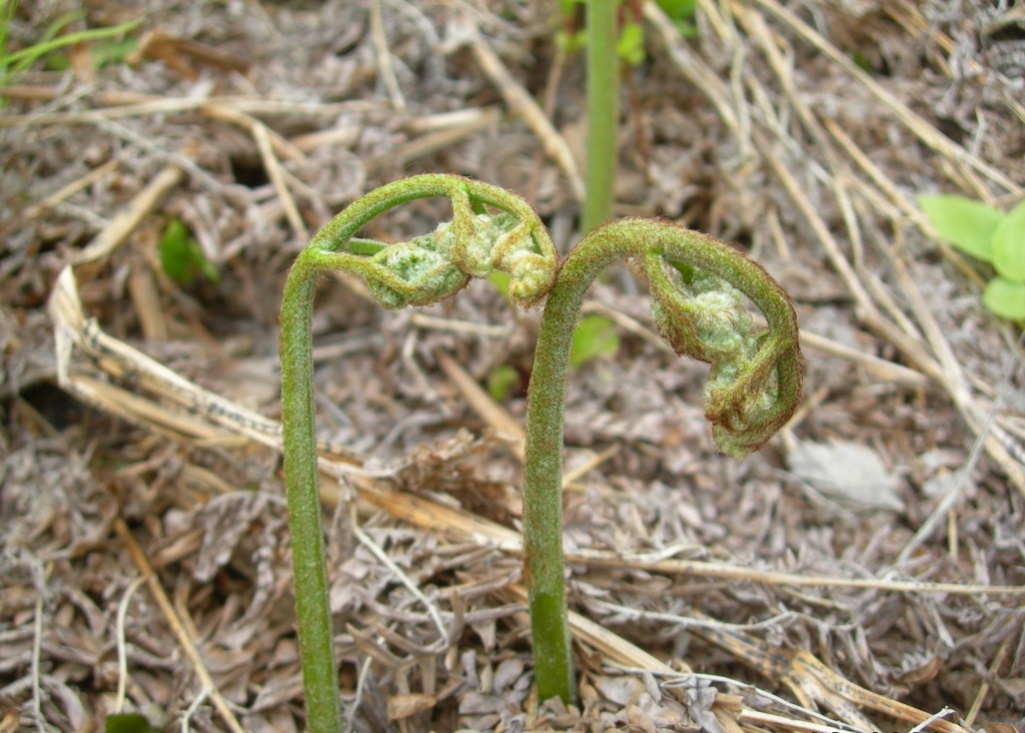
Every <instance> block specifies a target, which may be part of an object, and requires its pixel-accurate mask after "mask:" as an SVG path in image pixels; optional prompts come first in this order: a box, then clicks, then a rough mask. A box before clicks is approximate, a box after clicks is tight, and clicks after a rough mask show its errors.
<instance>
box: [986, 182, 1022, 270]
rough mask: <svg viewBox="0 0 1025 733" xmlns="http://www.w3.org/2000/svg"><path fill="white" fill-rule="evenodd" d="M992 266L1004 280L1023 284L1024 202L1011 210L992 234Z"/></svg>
mask: <svg viewBox="0 0 1025 733" xmlns="http://www.w3.org/2000/svg"><path fill="white" fill-rule="evenodd" d="M993 266H994V267H995V268H996V269H997V272H998V273H1000V277H1002V278H1004V279H1005V280H1010V281H1011V282H1013V283H1025V201H1022V202H1021V203H1019V204H1018V205H1017V206H1015V207H1014V208H1013V209H1011V211H1010V213H1009V214H1007V215H1006V216H1005V217H1004V218H1003V219H1002V220H1001V222H1000V224H998V225H997V229H996V231H995V232H993Z"/></svg>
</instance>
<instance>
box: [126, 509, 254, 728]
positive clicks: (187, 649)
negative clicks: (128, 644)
mask: <svg viewBox="0 0 1025 733" xmlns="http://www.w3.org/2000/svg"><path fill="white" fill-rule="evenodd" d="M114 530H115V531H116V532H117V535H118V537H120V538H121V541H122V542H124V544H125V547H127V548H128V551H129V552H130V553H131V555H132V561H133V562H134V563H135V566H136V567H137V568H138V569H139V572H140V573H142V575H143V577H145V578H146V581H147V584H148V585H149V589H150V593H152V594H153V600H155V601H156V602H157V606H159V607H160V612H161V613H163V614H164V618H165V619H167V623H168V625H169V626H170V627H171V631H172V632H174V635H175V636H176V637H178V643H179V644H180V645H181V648H182V651H183V652H184V653H185V656H186V657H187V658H188V660H189V663H190V664H191V665H192V670H193V672H195V674H196V677H198V678H199V681H200V683H202V686H203V689H204V690H208V691H209V695H210V696H211V697H212V698H213V704H214V707H215V708H216V709H217V712H218V713H220V715H221V719H222V720H223V721H224V722H225V724H226V725H227V726H228V729H229V730H231V731H233V732H234V733H244V730H245V729H244V728H243V727H242V726H241V725H240V724H239V722H238V720H237V719H236V718H235V714H234V713H232V712H231V708H230V707H229V706H228V701H227V700H225V699H224V696H223V695H222V694H221V693H220V690H218V688H217V685H216V684H214V681H213V677H211V676H210V671H209V670H208V669H207V668H206V662H204V661H203V657H202V656H201V655H200V653H199V650H198V649H196V642H195V636H196V635H195V634H192V635H190V634H189V633H188V632H187V631H186V630H185V626H184V625H183V624H182V622H181V619H180V618H179V617H178V614H177V613H176V612H175V610H174V606H172V605H171V601H170V599H168V597H167V594H166V593H164V589H163V587H162V586H161V585H160V580H159V579H158V578H157V576H156V575H155V574H154V573H153V568H152V567H150V564H149V561H148V560H147V559H146V553H144V552H143V551H142V548H141V547H139V545H138V543H137V542H136V541H135V538H134V537H132V533H131V532H130V531H129V529H128V525H126V524H125V522H124V520H123V519H121V518H120V517H118V518H117V519H115V520H114Z"/></svg>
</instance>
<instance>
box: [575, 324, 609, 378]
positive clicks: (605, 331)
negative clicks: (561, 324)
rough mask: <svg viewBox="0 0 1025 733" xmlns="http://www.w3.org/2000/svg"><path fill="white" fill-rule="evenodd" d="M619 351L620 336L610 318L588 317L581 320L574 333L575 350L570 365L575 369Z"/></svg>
mask: <svg viewBox="0 0 1025 733" xmlns="http://www.w3.org/2000/svg"><path fill="white" fill-rule="evenodd" d="M617 351H619V334H618V333H616V326H615V324H613V323H612V321H610V320H609V319H608V318H605V317H604V316H598V315H594V314H592V315H588V316H584V317H583V318H581V319H580V323H578V324H577V327H576V329H575V330H574V331H573V350H572V351H571V352H570V356H569V365H570V366H571V367H573V368H574V369H575V368H577V367H578V366H580V365H581V364H584V363H585V362H588V361H591V360H592V359H596V358H598V357H599V356H604V355H605V354H615V353H616V352H617Z"/></svg>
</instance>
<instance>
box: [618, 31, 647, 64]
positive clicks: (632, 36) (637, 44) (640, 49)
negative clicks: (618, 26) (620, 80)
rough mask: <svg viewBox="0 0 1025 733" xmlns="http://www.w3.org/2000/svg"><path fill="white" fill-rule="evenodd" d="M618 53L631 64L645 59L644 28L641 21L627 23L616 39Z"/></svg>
mask: <svg viewBox="0 0 1025 733" xmlns="http://www.w3.org/2000/svg"><path fill="white" fill-rule="evenodd" d="M616 55H617V56H619V58H621V59H623V61H625V62H626V63H628V64H630V66H638V65H640V63H641V62H642V61H644V29H643V28H642V27H641V24H640V23H626V24H624V25H623V30H621V31H620V33H619V39H618V40H617V41H616Z"/></svg>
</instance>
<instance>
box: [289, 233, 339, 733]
mask: <svg viewBox="0 0 1025 733" xmlns="http://www.w3.org/2000/svg"><path fill="white" fill-rule="evenodd" d="M314 255H315V252H314V251H312V250H309V249H307V250H304V251H303V252H302V253H300V255H299V257H298V258H297V259H296V262H295V264H294V265H293V266H292V269H291V270H290V271H289V273H288V279H287V281H286V283H285V292H284V297H283V298H282V303H281V410H282V423H283V440H284V446H285V478H286V500H287V504H288V526H289V534H290V536H291V540H292V574H293V578H294V580H293V582H294V584H295V605H296V628H297V631H298V635H299V656H300V661H301V663H302V674H303V689H304V691H305V697H306V700H305V705H306V727H307V730H308V731H310V733H339V732H340V731H341V729H342V718H341V708H340V706H339V700H338V676H337V671H336V670H337V667H336V665H335V655H334V642H333V635H334V634H333V627H332V623H331V610H330V603H329V599H328V586H327V567H326V565H325V562H324V537H323V532H324V529H323V526H322V524H321V516H320V495H319V491H318V476H317V471H318V468H317V448H316V446H317V439H316V432H315V424H314V403H313V359H312V353H313V336H312V328H311V319H312V314H313V295H314V285H315V283H316V276H317V264H316V259H315V256H314Z"/></svg>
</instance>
